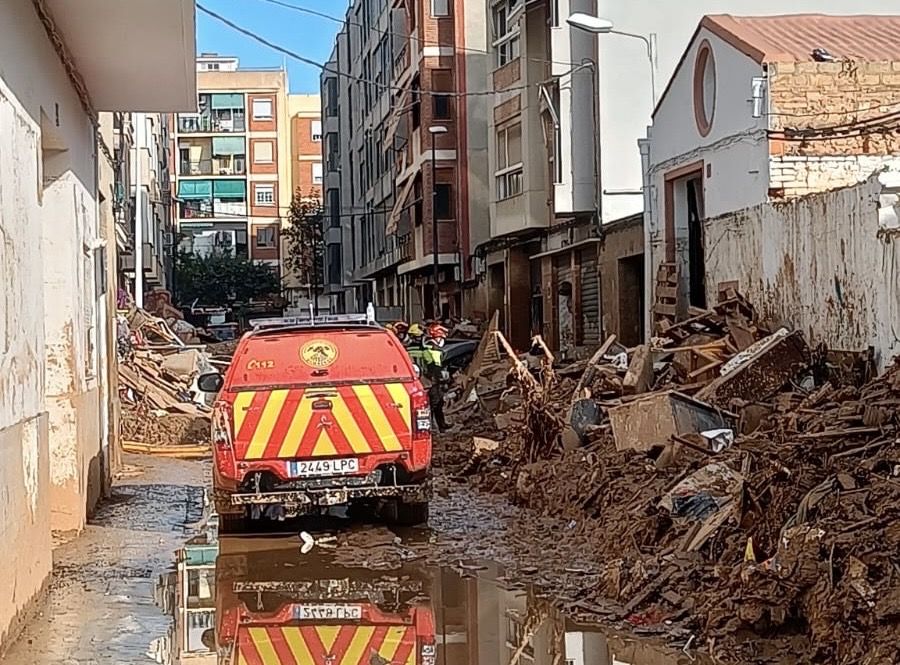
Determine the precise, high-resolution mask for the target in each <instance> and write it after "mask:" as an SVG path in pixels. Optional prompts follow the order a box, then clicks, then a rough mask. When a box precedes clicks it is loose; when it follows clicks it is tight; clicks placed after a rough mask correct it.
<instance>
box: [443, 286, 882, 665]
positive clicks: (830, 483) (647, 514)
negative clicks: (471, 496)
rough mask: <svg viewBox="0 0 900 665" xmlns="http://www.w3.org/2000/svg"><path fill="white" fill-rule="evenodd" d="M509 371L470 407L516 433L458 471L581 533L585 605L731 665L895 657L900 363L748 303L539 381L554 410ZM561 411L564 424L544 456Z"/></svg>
mask: <svg viewBox="0 0 900 665" xmlns="http://www.w3.org/2000/svg"><path fill="white" fill-rule="evenodd" d="M491 334H492V335H494V334H495V333H491ZM501 358H502V356H501ZM507 360H508V359H507ZM496 362H497V363H502V360H500V359H498V360H497V361H496ZM518 362H519V363H522V362H524V363H525V364H527V358H525V360H524V361H523V360H521V359H519V360H518ZM489 365H490V363H489ZM506 366H507V367H508V368H509V367H512V368H513V375H512V376H513V378H512V379H511V380H510V384H511V386H512V388H506V387H505V383H504V387H503V388H502V390H501V396H500V397H499V398H498V399H497V400H496V403H495V404H491V403H487V404H485V403H484V400H483V399H482V398H481V395H482V394H487V395H490V394H491V388H490V387H489V386H486V385H484V384H483V383H482V385H481V388H480V389H477V390H476V392H477V397H475V398H472V397H471V396H469V397H468V398H465V401H463V402H462V403H459V404H458V405H457V406H455V407H454V408H456V409H458V410H459V411H460V412H461V413H462V412H465V413H466V416H465V420H466V421H468V420H469V418H471V417H473V416H474V414H475V413H477V412H479V411H484V410H485V409H486V408H487V409H489V410H488V411H487V413H491V414H492V417H493V421H494V425H495V426H496V430H495V431H494V432H492V433H491V434H492V436H493V439H492V440H493V442H494V443H493V445H485V444H484V439H483V438H482V439H481V442H480V445H479V446H478V450H477V451H474V452H473V453H471V454H470V455H469V459H468V460H467V463H466V464H465V465H463V466H461V467H459V469H458V471H459V473H458V476H466V477H467V478H469V479H471V480H472V481H473V482H475V483H476V484H478V485H480V486H481V487H483V488H486V489H488V490H492V491H496V492H502V493H505V494H507V495H508V496H509V497H510V498H511V499H512V500H513V501H514V502H516V503H519V504H521V505H523V506H526V507H528V508H530V509H532V510H535V511H537V512H539V513H541V514H544V515H553V516H557V517H559V518H560V519H565V520H566V521H567V522H570V521H571V523H572V524H576V523H577V524H578V525H579V526H578V529H576V530H575V534H577V535H573V537H578V538H580V539H582V541H583V542H584V543H585V547H586V548H589V550H590V552H589V553H590V554H591V555H592V557H593V558H594V560H595V561H597V563H598V565H599V567H600V569H601V571H602V573H601V574H600V576H599V580H600V581H599V583H598V584H596V585H594V586H591V587H586V588H585V589H584V591H583V597H582V598H581V599H580V602H581V603H582V604H583V603H588V604H590V603H592V602H593V603H596V604H597V606H601V605H603V606H608V603H606V601H608V600H609V599H612V600H615V601H617V602H618V603H619V607H620V609H619V611H618V617H619V618H620V619H623V620H627V621H628V622H630V623H631V624H632V625H634V626H640V627H641V630H645V631H653V630H656V631H659V632H670V633H675V634H677V633H681V634H682V635H683V636H685V637H687V636H688V635H689V634H693V635H694V636H695V638H694V639H693V645H694V647H695V648H699V647H700V646H701V645H702V644H703V639H699V640H698V639H696V638H705V640H706V648H707V649H708V650H709V651H711V652H713V654H714V655H715V656H716V657H718V658H720V659H721V660H723V661H725V662H757V663H765V662H786V661H785V660H784V659H785V657H786V654H789V656H787V657H788V660H789V661H790V662H813V661H814V662H835V663H859V662H894V660H893V658H895V655H896V643H897V640H898V638H900V554H898V553H900V526H898V525H900V448H898V436H900V416H898V406H900V364H895V365H894V366H892V367H891V368H889V369H888V371H887V372H885V373H884V374H883V375H882V376H880V377H878V378H873V377H872V375H873V373H874V372H873V369H872V367H873V363H872V357H871V353H870V352H862V353H855V352H853V353H850V352H835V351H828V350H826V349H823V348H818V349H809V348H808V346H807V344H806V342H805V340H804V338H803V336H802V334H800V333H798V332H791V331H787V330H777V331H775V332H772V331H770V330H769V329H767V328H765V327H764V326H762V325H761V324H760V323H759V322H758V321H757V319H756V317H755V314H754V313H753V310H752V307H750V306H749V305H748V304H747V303H746V302H745V301H744V300H743V299H742V298H740V296H737V295H736V294H733V293H732V294H730V297H728V298H725V299H724V300H723V302H722V303H719V305H717V306H716V307H715V308H713V309H712V310H710V311H709V312H703V313H696V315H695V316H694V317H692V319H690V320H688V321H684V322H681V323H678V324H676V325H674V326H669V327H668V328H667V329H665V330H662V331H661V334H660V336H659V337H658V338H655V339H654V340H652V342H651V343H650V344H649V345H644V346H640V347H637V348H634V349H624V348H621V347H619V346H617V345H616V343H615V340H614V339H610V340H607V342H606V343H605V344H604V345H603V347H601V349H599V350H598V351H597V352H596V353H595V354H594V355H593V356H592V357H591V358H590V359H588V360H582V361H580V362H578V363H575V364H573V365H571V366H569V367H565V368H556V369H555V370H548V368H546V367H544V368H543V369H541V370H540V371H536V372H535V373H536V374H537V375H538V376H540V377H542V379H541V381H542V383H540V384H539V383H538V382H535V383H531V384H530V385H531V386H532V387H533V386H535V385H540V386H541V390H542V393H541V397H540V399H538V400H535V399H534V398H533V397H532V398H527V397H524V398H523V396H525V395H527V390H528V389H527V388H526V389H525V390H523V386H524V384H525V383H526V382H527V380H524V379H522V378H521V376H517V375H515V371H516V367H517V363H516V362H515V361H511V360H508V362H506ZM485 369H487V374H488V375H493V374H495V373H496V371H495V370H494V369H492V368H491V367H487V368H484V367H482V368H478V367H475V368H470V372H469V373H470V374H476V375H479V376H481V375H484V374H485V372H484V370H485ZM548 375H549V376H548ZM475 384H476V385H477V381H476V382H475ZM516 386H518V387H516ZM548 411H549V412H550V413H555V414H559V417H560V420H561V427H560V429H559V431H558V434H557V435H556V437H555V438H553V439H552V440H548V441H544V445H545V446H546V448H545V449H544V450H543V451H542V452H541V454H534V453H533V451H529V449H528V448H527V446H525V445H524V443H525V441H526V440H525V438H524V432H525V431H527V430H528V423H529V422H532V419H533V418H534V417H535V413H545V412H548ZM473 433H477V434H478V435H479V437H482V435H483V434H484V433H483V432H481V431H477V432H474V431H473ZM466 438H467V437H466V433H465V432H459V433H457V434H456V435H455V436H454V437H452V438H449V439H446V440H445V442H444V445H445V446H450V447H453V446H454V445H463V442H464V441H465V440H466ZM548 546H550V543H548ZM748 636H752V637H753V639H750V640H748V639H746V638H747V637H748Z"/></svg>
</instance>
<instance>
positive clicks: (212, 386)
mask: <svg viewBox="0 0 900 665" xmlns="http://www.w3.org/2000/svg"><path fill="white" fill-rule="evenodd" d="M224 384H225V379H224V378H222V375H221V374H219V373H218V372H210V373H208V374H201V375H200V377H199V378H198V379H197V387H198V388H199V389H200V390H201V391H202V392H205V393H217V392H219V391H220V390H222V386H223V385H224Z"/></svg>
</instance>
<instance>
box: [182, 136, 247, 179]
mask: <svg viewBox="0 0 900 665" xmlns="http://www.w3.org/2000/svg"><path fill="white" fill-rule="evenodd" d="M246 172H247V154H246V148H245V144H244V137H242V136H214V137H211V138H190V139H181V140H179V142H178V175H180V176H204V175H207V176H211V175H216V176H219V175H223V176H229V175H244V174H245V173H246Z"/></svg>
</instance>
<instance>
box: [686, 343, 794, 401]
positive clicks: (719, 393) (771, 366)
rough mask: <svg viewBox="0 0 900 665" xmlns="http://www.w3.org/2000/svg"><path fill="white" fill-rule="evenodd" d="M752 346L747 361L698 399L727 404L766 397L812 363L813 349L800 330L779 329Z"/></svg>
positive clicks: (747, 352)
mask: <svg viewBox="0 0 900 665" xmlns="http://www.w3.org/2000/svg"><path fill="white" fill-rule="evenodd" d="M758 344H759V346H758V347H756V348H753V347H751V348H750V349H747V350H746V351H744V352H743V353H745V354H747V355H746V358H744V359H743V362H742V363H741V364H740V365H738V366H737V367H735V368H734V369H732V370H731V371H730V372H727V373H726V374H724V375H722V376H720V377H718V378H717V379H715V380H713V381H712V382H710V383H709V384H708V385H707V386H705V387H704V388H703V389H702V390H701V391H700V392H699V393H697V399H700V400H703V401H705V402H708V403H710V404H713V405H721V406H724V405H726V404H728V403H730V401H731V400H733V399H741V400H746V401H760V400H765V399H768V398H769V397H771V396H772V395H774V394H775V393H776V392H777V391H778V389H779V388H781V387H782V386H783V385H784V384H786V383H787V382H788V381H790V380H791V379H792V378H794V377H795V376H796V375H797V374H798V373H800V372H802V371H803V370H805V369H806V368H807V367H809V363H810V353H809V346H807V344H806V340H804V339H803V334H802V333H801V332H800V331H796V330H795V331H794V332H791V333H787V334H778V333H775V334H774V335H771V336H770V337H768V338H766V339H764V340H761V341H760V342H758Z"/></svg>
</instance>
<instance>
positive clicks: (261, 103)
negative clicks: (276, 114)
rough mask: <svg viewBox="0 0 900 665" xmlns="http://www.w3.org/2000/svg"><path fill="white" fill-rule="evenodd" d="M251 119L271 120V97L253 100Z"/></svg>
mask: <svg viewBox="0 0 900 665" xmlns="http://www.w3.org/2000/svg"><path fill="white" fill-rule="evenodd" d="M253 119H254V120H271V119H272V100H271V99H254V100H253Z"/></svg>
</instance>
